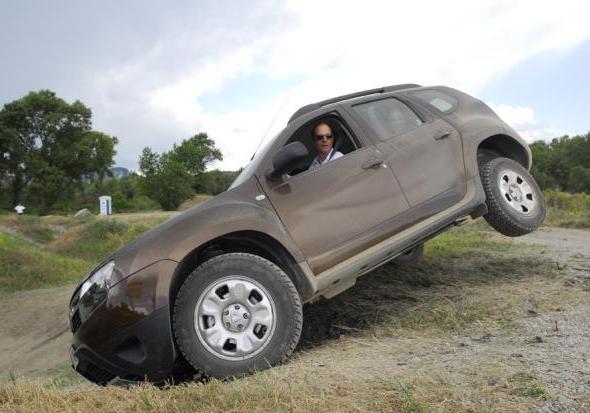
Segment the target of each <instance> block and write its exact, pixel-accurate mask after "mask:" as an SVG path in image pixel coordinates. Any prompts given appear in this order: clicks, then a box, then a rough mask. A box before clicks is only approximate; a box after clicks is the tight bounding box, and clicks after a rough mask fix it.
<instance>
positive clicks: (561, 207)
mask: <svg viewBox="0 0 590 413" xmlns="http://www.w3.org/2000/svg"><path fill="white" fill-rule="evenodd" d="M544 195H545V203H546V205H547V216H546V218H545V223H546V224H549V225H555V226H559V227H565V228H590V195H588V194H585V193H582V194H568V193H565V192H556V191H545V193H544Z"/></svg>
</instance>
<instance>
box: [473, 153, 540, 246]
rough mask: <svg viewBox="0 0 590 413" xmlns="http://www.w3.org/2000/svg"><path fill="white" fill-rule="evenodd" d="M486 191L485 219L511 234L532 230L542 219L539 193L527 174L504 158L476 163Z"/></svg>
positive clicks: (517, 164) (537, 187)
mask: <svg viewBox="0 0 590 413" xmlns="http://www.w3.org/2000/svg"><path fill="white" fill-rule="evenodd" d="M480 174H481V183H482V185H483V188H484V190H485V194H486V204H487V207H488V213H487V214H486V215H484V218H485V220H486V221H487V222H488V223H489V224H490V225H491V226H492V227H493V228H494V229H496V230H497V231H498V232H500V233H502V234H504V235H508V236H511V237H517V236H520V235H525V234H528V233H530V232H533V231H534V230H536V229H537V228H538V227H539V226H540V225H541V224H542V223H543V220H544V219H545V200H544V198H543V193H542V192H541V189H540V188H539V185H537V182H535V179H534V178H533V177H532V176H531V175H530V173H529V172H528V171H527V170H526V169H524V168H523V167H522V166H521V165H520V164H519V163H517V162H515V161H513V160H512V159H508V158H502V157H499V158H494V159H488V160H486V161H484V163H482V164H481V165H480Z"/></svg>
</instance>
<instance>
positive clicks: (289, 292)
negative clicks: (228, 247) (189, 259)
mask: <svg viewBox="0 0 590 413" xmlns="http://www.w3.org/2000/svg"><path fill="white" fill-rule="evenodd" d="M302 320H303V318H302V306H301V301H300V298H299V294H298V293H297V290H296V289H295V286H294V285H293V283H292V282H291V280H290V279H289V277H288V276H287V275H286V274H285V273H284V271H283V270H281V269H280V268H279V267H277V266H276V265H275V264H273V263H272V262H270V261H268V260H266V259H264V258H261V257H259V256H256V255H252V254H243V253H232V254H223V255H219V256H217V257H215V258H212V259H210V260H209V261H206V262H205V263H204V264H202V265H201V266H199V267H198V268H197V269H196V270H195V271H194V272H193V273H192V274H191V275H190V276H189V277H188V278H187V279H186V281H185V282H184V284H183V285H182V287H181V288H180V291H179V293H178V296H177V299H176V302H175V305H174V317H173V325H174V335H175V338H176V341H177V344H178V347H179V348H180V351H181V352H182V354H183V355H184V357H185V358H186V360H187V361H188V362H189V363H190V364H191V365H192V366H193V367H194V368H195V370H197V371H199V372H200V373H203V374H204V375H206V376H211V377H217V378H229V377H239V376H243V375H245V374H248V373H251V372H254V371H257V370H264V369H266V368H269V367H272V366H275V365H277V364H279V363H281V362H282V361H284V360H285V359H286V358H287V357H288V356H289V355H290V354H291V353H292V352H293V349H294V348H295V346H296V345H297V342H298V341H299V336H300V335H301V328H302Z"/></svg>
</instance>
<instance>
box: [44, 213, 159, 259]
mask: <svg viewBox="0 0 590 413" xmlns="http://www.w3.org/2000/svg"><path fill="white" fill-rule="evenodd" d="M160 222H162V219H161V218H157V219H151V220H146V221H145V222H141V223H133V224H129V223H125V222H119V221H115V220H112V219H108V220H102V219H100V220H96V221H93V222H90V223H88V224H84V225H80V226H76V227H72V228H71V229H70V230H69V231H68V232H66V233H65V234H64V235H63V236H62V237H61V238H60V239H57V240H56V241H55V242H53V243H51V244H49V245H48V246H47V249H48V250H49V251H52V252H55V253H59V254H61V255H64V256H67V257H71V258H79V259H82V260H85V261H88V262H93V263H96V262H98V261H100V260H102V259H104V258H106V257H107V256H108V255H109V254H111V253H112V252H114V251H115V250H117V249H118V248H120V247H122V246H123V245H125V244H126V243H128V242H129V241H131V240H133V239H135V238H137V237H138V236H139V235H141V234H142V233H144V232H145V231H147V230H148V229H149V228H150V227H152V226H153V225H156V224H158V223H160Z"/></svg>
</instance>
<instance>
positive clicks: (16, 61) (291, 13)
mask: <svg viewBox="0 0 590 413" xmlns="http://www.w3.org/2000/svg"><path fill="white" fill-rule="evenodd" d="M347 3H350V4H347ZM589 15H590V2H588V1H573V0H572V1H570V0H561V1H559V2H557V1H551V2H545V1H540V0H536V1H529V0H524V1H519V0H509V1H504V0H501V1H473V0H464V1H463V0H459V1H453V0H449V1H445V2H441V1H419V0H414V1H412V2H409V1H403V2H400V1H372V0H364V1H362V2H360V1H359V2H342V1H321V0H314V1H311V0H301V1H294V0H293V1H292V0H286V1H266V0H263V1H255V0H250V1H240V0H236V1H231V2H230V1H196V0H179V1H175V2H166V1H156V0H127V1H124V2H123V1H115V0H102V1H100V2H98V1H96V2H81V1H78V0H53V1H51V2H48V1H44V0H36V1H33V0H20V1H13V2H8V1H5V2H1V3H0V44H1V49H0V50H1V51H2V54H1V56H2V57H1V58H2V62H1V64H0V105H3V104H5V103H8V102H10V101H13V100H15V99H19V98H20V97H22V96H24V95H25V94H26V93H28V92H29V91H36V90H40V89H50V90H53V91H55V92H56V93H57V95H58V96H60V97H61V98H63V99H65V100H66V101H69V102H72V101H74V100H80V101H82V102H83V103H85V104H86V105H87V106H89V107H90V108H91V109H92V111H93V127H94V129H96V130H99V131H102V132H105V133H107V134H109V135H112V136H116V137H117V138H118V139H119V144H118V145H117V155H116V158H115V164H116V165H117V166H123V167H127V168H130V169H136V168H137V163H138V157H139V154H140V153H141V150H142V149H143V148H144V147H145V146H149V147H151V148H152V149H153V150H155V151H157V152H162V151H165V150H169V149H170V148H171V147H172V144H173V143H179V142H181V141H182V140H183V139H187V138H189V137H191V136H193V135H194V134H196V133H198V132H206V133H207V134H208V135H209V136H210V137H211V138H213V139H214V141H215V142H216V144H217V146H218V147H219V148H220V149H221V151H222V153H223V157H224V159H223V161H220V162H216V163H215V164H214V165H212V166H211V167H215V168H220V169H225V170H235V169H238V168H240V167H242V166H244V165H245V164H247V163H248V161H249V159H250V157H251V156H252V154H253V152H254V150H255V149H256V147H258V145H259V144H260V142H261V141H262V140H263V139H264V140H265V141H268V140H269V139H271V138H272V136H274V135H275V134H276V133H278V132H279V131H280V130H281V129H282V128H283V127H284V126H285V125H286V122H287V120H288V118H289V117H290V115H291V114H292V113H293V112H294V111H295V110H296V109H297V108H298V107H300V106H303V105H305V104H308V103H311V102H314V101H318V100H323V99H327V98H330V97H333V96H337V95H341V94H345V93H350V92H355V91H358V90H364V89H371V88H375V87H379V86H386V85H392V84H399V83H418V84H421V85H446V86H451V87H454V88H457V89H460V90H462V91H464V92H467V93H469V94H472V95H474V96H476V97H478V98H480V99H482V100H484V101H485V102H486V103H488V104H489V105H490V106H491V107H492V108H493V109H494V110H495V111H496V112H497V113H498V114H499V115H500V116H501V117H502V118H503V119H504V120H506V121H507V122H508V123H509V124H510V125H511V126H513V127H514V128H515V129H516V130H517V131H518V132H519V133H520V134H521V135H522V136H523V138H525V139H526V140H527V141H529V142H531V141H534V140H537V139H545V140H547V139H551V138H553V137H556V136H562V135H565V134H569V135H576V134H582V133H584V134H585V133H587V132H588V131H590V100H589V99H588V97H589V96H590V24H588V22H587V16H589Z"/></svg>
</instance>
